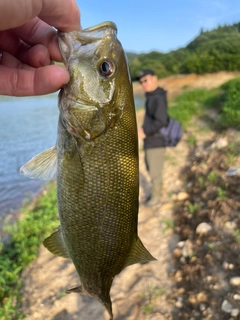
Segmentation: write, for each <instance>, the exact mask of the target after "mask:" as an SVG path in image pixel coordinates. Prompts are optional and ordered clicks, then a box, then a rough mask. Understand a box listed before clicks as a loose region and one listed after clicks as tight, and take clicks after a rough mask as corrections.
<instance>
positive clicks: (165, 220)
mask: <svg viewBox="0 0 240 320" xmlns="http://www.w3.org/2000/svg"><path fill="white" fill-rule="evenodd" d="M162 223H163V225H164V228H163V233H164V232H166V231H167V230H168V229H171V230H173V229H174V227H175V224H174V221H173V220H171V219H169V218H163V219H162Z"/></svg>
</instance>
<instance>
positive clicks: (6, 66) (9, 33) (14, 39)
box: [0, 0, 81, 96]
mask: <svg viewBox="0 0 240 320" xmlns="http://www.w3.org/2000/svg"><path fill="white" fill-rule="evenodd" d="M53 27H54V28H53ZM55 28H56V29H59V30H61V31H64V32H68V31H74V30H80V29H81V26H80V13H79V9H78V7H77V4H76V2H75V0H68V1H66V0H48V1H46V0H18V1H11V0H1V1H0V95H10V96H32V95H41V94H47V93H51V92H54V91H56V90H58V89H59V88H60V87H61V86H62V85H64V84H65V83H67V82H68V81H69V74H68V71H67V70H66V68H65V67H62V66H57V65H53V62H52V61H53V60H54V61H59V62H61V61H62V57H61V54H60V51H59V47H58V41H57V30H56V29H55Z"/></svg>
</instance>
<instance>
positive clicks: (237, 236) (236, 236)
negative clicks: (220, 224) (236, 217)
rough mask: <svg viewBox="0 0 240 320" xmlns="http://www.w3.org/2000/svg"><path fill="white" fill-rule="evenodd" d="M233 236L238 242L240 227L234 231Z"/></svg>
mask: <svg viewBox="0 0 240 320" xmlns="http://www.w3.org/2000/svg"><path fill="white" fill-rule="evenodd" d="M234 237H235V238H236V240H237V242H238V244H240V228H239V229H237V230H236V231H234Z"/></svg>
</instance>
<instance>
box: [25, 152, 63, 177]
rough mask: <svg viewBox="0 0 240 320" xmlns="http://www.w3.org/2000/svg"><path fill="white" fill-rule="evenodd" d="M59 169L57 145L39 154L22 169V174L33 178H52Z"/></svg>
mask: <svg viewBox="0 0 240 320" xmlns="http://www.w3.org/2000/svg"><path fill="white" fill-rule="evenodd" d="M56 171H57V148H56V146H54V147H52V148H50V149H48V150H46V151H43V152H42V153H39V154H37V155H36V156H35V157H33V158H32V159H31V160H29V161H28V162H27V163H25V164H24V165H23V166H22V168H21V169H20V174H22V175H25V176H27V177H29V178H31V179H42V180H50V179H52V178H53V177H54V175H55V173H56Z"/></svg>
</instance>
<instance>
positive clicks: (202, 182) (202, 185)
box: [197, 176, 206, 189]
mask: <svg viewBox="0 0 240 320" xmlns="http://www.w3.org/2000/svg"><path fill="white" fill-rule="evenodd" d="M197 181H198V184H199V187H200V188H201V189H204V188H205V187H206V182H205V178H204V177H203V176H200V177H198V178H197Z"/></svg>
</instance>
